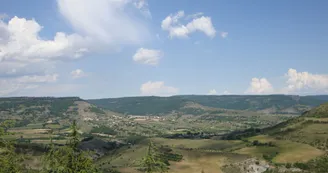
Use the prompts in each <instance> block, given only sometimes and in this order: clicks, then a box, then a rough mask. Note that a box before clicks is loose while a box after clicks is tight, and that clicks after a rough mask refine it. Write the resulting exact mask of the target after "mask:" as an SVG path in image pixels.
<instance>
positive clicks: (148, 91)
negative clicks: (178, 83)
mask: <svg viewBox="0 0 328 173" xmlns="http://www.w3.org/2000/svg"><path fill="white" fill-rule="evenodd" d="M140 91H141V94H142V95H158V96H169V95H175V94H177V93H178V92H179V89H178V88H175V87H172V86H166V85H165V84H164V82H163V81H154V82H152V81H148V82H146V83H144V84H142V85H141V87H140Z"/></svg>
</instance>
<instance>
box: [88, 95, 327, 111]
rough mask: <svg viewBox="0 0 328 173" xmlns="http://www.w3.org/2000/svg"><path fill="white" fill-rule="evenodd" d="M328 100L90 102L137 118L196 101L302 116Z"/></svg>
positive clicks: (230, 98) (271, 97)
mask: <svg viewBox="0 0 328 173" xmlns="http://www.w3.org/2000/svg"><path fill="white" fill-rule="evenodd" d="M327 100H328V96H297V95H222V96H209V95H181V96H172V97H154V96H151V97H124V98H108V99H93V100H87V101H88V102H89V103H92V104H95V105H97V106H99V107H102V108H106V109H109V110H112V111H115V112H120V113H125V114H134V115H147V114H150V115H163V114H168V113H171V112H173V111H181V108H183V107H185V105H186V104H188V103H190V102H193V103H197V104H200V105H203V106H206V107H212V108H222V109H233V110H248V111H259V112H262V113H270V114H301V113H303V112H304V111H307V110H309V109H311V108H312V107H315V106H318V105H320V104H322V103H324V102H326V101H327Z"/></svg>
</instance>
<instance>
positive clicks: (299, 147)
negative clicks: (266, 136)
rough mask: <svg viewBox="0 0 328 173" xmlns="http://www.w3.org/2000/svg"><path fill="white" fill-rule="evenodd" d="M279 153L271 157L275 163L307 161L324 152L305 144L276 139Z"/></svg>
mask: <svg viewBox="0 0 328 173" xmlns="http://www.w3.org/2000/svg"><path fill="white" fill-rule="evenodd" d="M277 145H278V147H279V148H280V153H279V154H278V155H277V156H276V157H275V158H274V159H273V162H276V163H295V162H307V161H309V160H311V159H313V158H315V157H318V156H321V155H323V154H324V153H325V152H324V151H322V150H319V149H317V148H314V147H312V146H310V145H307V144H301V143H296V142H290V141H277Z"/></svg>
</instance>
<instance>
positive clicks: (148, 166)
mask: <svg viewBox="0 0 328 173" xmlns="http://www.w3.org/2000/svg"><path fill="white" fill-rule="evenodd" d="M142 166H143V167H144V169H145V172H146V173H154V172H161V173H163V172H167V170H168V166H167V164H165V163H164V161H163V160H162V154H161V153H160V152H159V150H158V148H156V146H155V145H154V144H153V142H152V141H151V140H149V143H148V149H147V154H146V156H145V157H144V158H143V160H142Z"/></svg>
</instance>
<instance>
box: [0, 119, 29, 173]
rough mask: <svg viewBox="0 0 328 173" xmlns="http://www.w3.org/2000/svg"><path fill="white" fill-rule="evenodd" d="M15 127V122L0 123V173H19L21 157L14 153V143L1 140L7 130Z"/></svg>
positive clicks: (20, 170) (21, 167)
mask: <svg viewBox="0 0 328 173" xmlns="http://www.w3.org/2000/svg"><path fill="white" fill-rule="evenodd" d="M14 125H15V121H13V120H6V121H4V122H2V123H0V173H20V172H22V171H23V169H24V167H23V166H22V165H21V161H22V157H21V156H20V155H18V154H17V153H16V152H15V147H14V143H13V142H12V141H9V140H5V139H4V138H3V136H4V135H8V134H9V133H8V132H7V130H8V129H9V128H10V127H13V126H14Z"/></svg>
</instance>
